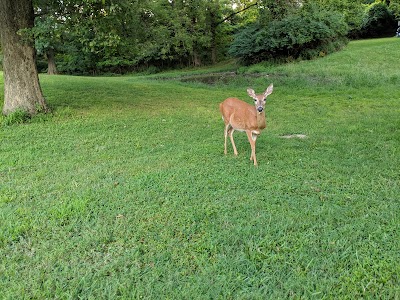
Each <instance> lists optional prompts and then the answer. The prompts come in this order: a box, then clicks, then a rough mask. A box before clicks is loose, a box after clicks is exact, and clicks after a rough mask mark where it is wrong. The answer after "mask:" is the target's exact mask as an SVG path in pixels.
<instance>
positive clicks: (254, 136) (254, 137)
mask: <svg viewBox="0 0 400 300" xmlns="http://www.w3.org/2000/svg"><path fill="white" fill-rule="evenodd" d="M246 133H247V138H248V139H249V143H250V147H251V155H250V160H252V161H253V162H254V165H255V166H257V159H256V141H257V134H253V133H252V132H251V131H246Z"/></svg>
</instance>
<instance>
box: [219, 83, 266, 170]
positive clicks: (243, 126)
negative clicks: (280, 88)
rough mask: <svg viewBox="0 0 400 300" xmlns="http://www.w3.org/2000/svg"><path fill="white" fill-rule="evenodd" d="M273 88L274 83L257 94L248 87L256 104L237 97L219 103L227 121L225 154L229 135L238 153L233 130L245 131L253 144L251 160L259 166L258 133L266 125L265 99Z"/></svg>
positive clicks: (249, 93) (251, 144) (236, 153)
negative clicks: (257, 157)
mask: <svg viewBox="0 0 400 300" xmlns="http://www.w3.org/2000/svg"><path fill="white" fill-rule="evenodd" d="M272 90H273V85H272V83H271V84H270V86H269V87H268V88H267V89H266V90H265V92H264V93H263V94H260V95H256V93H255V92H254V90H252V89H247V94H248V95H249V96H250V97H251V98H253V99H254V106H253V105H250V104H248V103H246V102H244V101H241V100H239V99H237V98H228V99H226V100H225V101H224V102H222V103H221V104H220V105H219V109H220V111H221V114H222V119H223V120H224V122H225V150H224V153H225V154H227V150H226V143H227V138H228V135H229V137H230V139H231V143H232V147H233V153H234V154H235V155H238V152H237V150H236V145H235V142H234V140H233V132H234V131H235V130H238V131H245V132H246V133H247V138H248V139H249V142H250V146H251V156H250V160H253V161H254V165H255V166H257V159H256V140H257V137H258V135H260V134H261V131H262V130H263V129H264V128H265V127H266V122H265V110H264V108H265V99H266V98H267V96H268V95H270V94H271V93H272Z"/></svg>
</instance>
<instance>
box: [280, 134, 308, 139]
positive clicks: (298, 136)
mask: <svg viewBox="0 0 400 300" xmlns="http://www.w3.org/2000/svg"><path fill="white" fill-rule="evenodd" d="M280 138H281V139H306V138H308V136H307V135H305V134H301V133H296V134H287V135H281V136H280Z"/></svg>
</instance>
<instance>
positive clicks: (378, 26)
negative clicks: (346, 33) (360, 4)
mask: <svg viewBox="0 0 400 300" xmlns="http://www.w3.org/2000/svg"><path fill="white" fill-rule="evenodd" d="M395 31H396V20H395V17H394V15H393V13H392V11H391V10H390V9H389V7H388V6H387V5H386V4H385V3H383V2H375V3H372V4H370V5H368V6H367V10H366V13H365V17H364V22H363V26H362V28H361V33H360V36H361V37H367V38H368V37H381V36H386V35H394V33H395Z"/></svg>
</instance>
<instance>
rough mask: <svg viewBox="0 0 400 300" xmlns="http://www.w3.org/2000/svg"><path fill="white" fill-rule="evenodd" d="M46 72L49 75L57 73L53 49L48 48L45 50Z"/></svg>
mask: <svg viewBox="0 0 400 300" xmlns="http://www.w3.org/2000/svg"><path fill="white" fill-rule="evenodd" d="M46 56H47V74H49V75H56V74H57V67H56V60H55V56H54V50H53V49H51V48H50V49H49V50H47V54H46Z"/></svg>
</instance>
